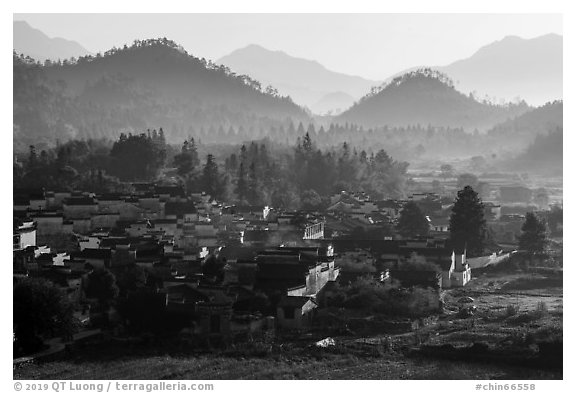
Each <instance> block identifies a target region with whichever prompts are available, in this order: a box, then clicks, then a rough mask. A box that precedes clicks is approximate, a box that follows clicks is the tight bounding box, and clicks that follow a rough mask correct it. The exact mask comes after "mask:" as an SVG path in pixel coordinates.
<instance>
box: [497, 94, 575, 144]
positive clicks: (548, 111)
mask: <svg viewBox="0 0 576 393" xmlns="http://www.w3.org/2000/svg"><path fill="white" fill-rule="evenodd" d="M563 118H564V103H563V101H554V102H548V103H546V104H544V105H542V106H540V107H538V108H534V109H532V110H530V111H528V112H526V113H523V114H522V115H520V116H518V117H515V118H514V119H509V120H507V121H505V122H503V123H500V124H497V125H495V126H494V127H493V128H492V129H491V130H489V131H488V132H489V133H491V134H500V135H502V134H518V135H519V136H520V135H522V136H524V137H528V136H535V135H537V134H546V133H548V132H549V131H553V130H555V129H556V128H562V127H563Z"/></svg>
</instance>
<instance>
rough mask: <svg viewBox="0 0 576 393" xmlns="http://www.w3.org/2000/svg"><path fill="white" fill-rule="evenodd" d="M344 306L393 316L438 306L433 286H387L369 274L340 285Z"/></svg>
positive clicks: (418, 313)
mask: <svg viewBox="0 0 576 393" xmlns="http://www.w3.org/2000/svg"><path fill="white" fill-rule="evenodd" d="M343 292H344V297H345V300H344V301H343V304H342V305H343V307H345V308H348V309H356V310H365V311H369V312H371V313H379V314H386V315H394V316H405V317H421V316H427V315H430V314H432V313H434V312H436V311H438V308H439V295H438V292H437V291H436V290H434V289H432V288H419V287H414V288H410V289H403V288H400V289H399V288H388V287H385V286H384V285H382V284H380V283H379V282H377V281H375V280H373V279H371V278H359V279H357V280H356V281H354V282H353V283H352V284H351V285H350V286H349V287H347V288H344V289H343Z"/></svg>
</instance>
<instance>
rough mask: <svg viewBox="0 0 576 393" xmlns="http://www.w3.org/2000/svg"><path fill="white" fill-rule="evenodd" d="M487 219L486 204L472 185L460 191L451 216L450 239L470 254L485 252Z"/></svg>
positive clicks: (458, 247) (477, 254)
mask: <svg viewBox="0 0 576 393" xmlns="http://www.w3.org/2000/svg"><path fill="white" fill-rule="evenodd" d="M485 239H486V220H485V219H484V205H483V203H482V200H481V199H480V198H479V197H478V193H476V191H474V190H473V189H472V187H470V186H466V187H464V188H463V189H462V190H460V191H458V196H457V198H456V201H455V202H454V207H453V208H452V215H451V216H450V241H451V243H452V246H453V247H455V248H456V249H458V250H464V249H466V252H467V254H468V255H469V256H480V255H482V253H483V252H484V241H485Z"/></svg>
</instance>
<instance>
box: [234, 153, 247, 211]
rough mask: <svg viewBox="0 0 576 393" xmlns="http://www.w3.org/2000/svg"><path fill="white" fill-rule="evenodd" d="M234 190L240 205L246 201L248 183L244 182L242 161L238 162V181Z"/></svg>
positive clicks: (244, 174) (244, 175)
mask: <svg viewBox="0 0 576 393" xmlns="http://www.w3.org/2000/svg"><path fill="white" fill-rule="evenodd" d="M234 192H235V193H236V196H237V197H238V201H239V203H240V204H241V205H242V204H244V203H245V202H246V197H247V196H248V195H247V194H248V184H247V183H246V173H245V171H244V164H243V163H240V168H239V169H238V181H237V182H236V189H235V190H234Z"/></svg>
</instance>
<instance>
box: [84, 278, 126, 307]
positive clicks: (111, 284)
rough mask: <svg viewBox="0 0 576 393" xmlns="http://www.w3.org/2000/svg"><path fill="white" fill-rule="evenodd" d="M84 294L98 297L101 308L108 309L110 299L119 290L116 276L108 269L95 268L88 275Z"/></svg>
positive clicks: (113, 297) (116, 294)
mask: <svg viewBox="0 0 576 393" xmlns="http://www.w3.org/2000/svg"><path fill="white" fill-rule="evenodd" d="M84 291H85V292H86V296H88V297H91V298H95V299H98V303H99V304H100V307H101V308H102V310H108V308H109V307H110V304H111V302H112V300H114V299H115V298H116V297H117V296H118V293H119V292H120V290H119V289H118V286H117V285H116V277H115V276H114V274H112V272H111V271H110V270H108V269H96V270H93V271H92V272H91V273H90V274H89V275H88V280H87V282H86V287H85V288H84Z"/></svg>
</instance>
